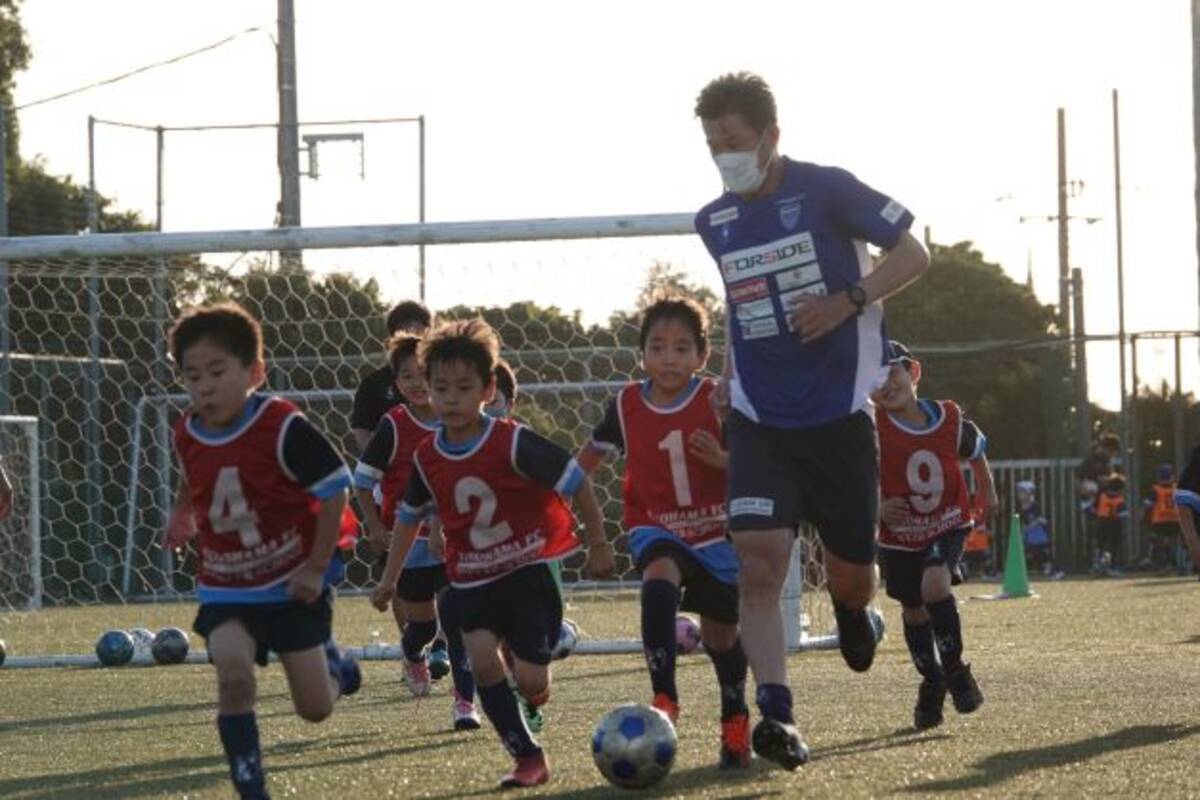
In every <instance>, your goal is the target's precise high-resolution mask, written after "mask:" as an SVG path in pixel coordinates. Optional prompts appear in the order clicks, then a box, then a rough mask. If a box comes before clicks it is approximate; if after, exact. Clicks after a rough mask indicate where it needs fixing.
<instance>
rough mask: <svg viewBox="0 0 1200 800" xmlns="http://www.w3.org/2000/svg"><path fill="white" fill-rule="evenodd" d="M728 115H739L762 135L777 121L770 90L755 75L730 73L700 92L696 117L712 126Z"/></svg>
mask: <svg viewBox="0 0 1200 800" xmlns="http://www.w3.org/2000/svg"><path fill="white" fill-rule="evenodd" d="M726 114H740V115H741V117H742V119H744V120H745V121H746V122H747V124H749V125H750V126H751V127H752V128H754V130H756V131H758V132H759V133H762V132H763V131H765V130H766V129H767V128H769V127H770V126H772V125H774V124H775V123H776V121H777V118H776V115H775V96H774V95H773V94H771V87H770V86H768V85H767V82H766V81H765V80H763V79H762V78H761V77H760V76H758V75H755V74H754V73H753V72H745V71H743V72H730V73H728V74H725V75H722V76H721V77H719V78H716V79H714V80H712V81H709V83H708V85H707V86H705V87H704V88H703V89H701V90H700V95H699V97H697V98H696V116H697V117H699V118H700V119H702V120H705V121H708V122H711V121H712V120H715V119H720V118H721V117H723V116H725V115H726Z"/></svg>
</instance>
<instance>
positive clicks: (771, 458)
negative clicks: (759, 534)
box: [725, 411, 879, 564]
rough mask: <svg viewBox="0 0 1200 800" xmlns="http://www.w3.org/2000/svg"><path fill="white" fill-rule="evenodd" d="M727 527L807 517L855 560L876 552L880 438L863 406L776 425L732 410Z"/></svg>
mask: <svg viewBox="0 0 1200 800" xmlns="http://www.w3.org/2000/svg"><path fill="white" fill-rule="evenodd" d="M725 438H726V441H727V443H728V445H729V531H730V534H731V535H732V537H733V539H734V540H735V541H736V540H737V534H738V532H739V531H761V530H770V529H773V528H791V529H793V530H796V529H798V528H799V526H800V524H801V523H802V522H804V521H805V520H807V521H808V522H810V523H812V525H813V526H814V527H816V529H817V532H818V533H819V534H820V536H821V542H822V544H824V545H825V549H826V550H828V551H829V552H831V553H833V554H834V555H836V556H837V557H838V558H841V559H842V560H844V561H848V562H850V563H852V564H870V563H872V562H874V560H875V552H876V551H875V548H876V545H875V532H876V527H877V524H878V520H879V444H878V440H877V438H876V435H875V421H874V420H873V419H872V418H871V417H870V415H868V414H867V413H866V412H865V411H859V412H856V413H854V414H851V415H850V416H848V417H843V418H842V419H837V420H834V421H833V422H827V423H825V424H824V425H816V426H814V427H811V428H774V427H771V426H769V425H762V424H760V423H757V422H753V421H751V420H750V419H749V418H747V417H746V416H744V415H743V414H741V413H739V412H737V411H734V412H732V413H731V414H730V415H729V420H728V422H727V423H726V426H725Z"/></svg>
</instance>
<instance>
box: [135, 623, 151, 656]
mask: <svg viewBox="0 0 1200 800" xmlns="http://www.w3.org/2000/svg"><path fill="white" fill-rule="evenodd" d="M129 638H131V639H133V654H134V656H148V655H150V645H151V644H153V642H154V631H152V630H150V629H149V628H131V629H130V631H129Z"/></svg>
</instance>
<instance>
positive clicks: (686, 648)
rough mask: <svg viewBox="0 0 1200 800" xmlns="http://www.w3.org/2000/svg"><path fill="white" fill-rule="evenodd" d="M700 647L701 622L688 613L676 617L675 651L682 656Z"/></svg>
mask: <svg viewBox="0 0 1200 800" xmlns="http://www.w3.org/2000/svg"><path fill="white" fill-rule="evenodd" d="M699 649H700V624H699V623H697V622H696V620H694V619H693V618H691V617H689V616H688V615H687V614H680V615H678V616H677V617H675V651H676V652H677V653H679V655H681V656H686V655H691V654H692V653H694V652H696V651H697V650H699Z"/></svg>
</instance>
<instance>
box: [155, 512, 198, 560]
mask: <svg viewBox="0 0 1200 800" xmlns="http://www.w3.org/2000/svg"><path fill="white" fill-rule="evenodd" d="M196 531H197V528H196V518H195V517H194V516H192V507H191V505H190V504H181V505H177V506H175V507H174V508H172V509H171V516H170V517H169V518H168V519H167V529H166V530H165V531H163V541H162V544H163V547H164V548H166V549H167V550H174V549H176V548H179V547H183V546H184V545H185V544H187V542H188V540H189V539H191V538H192V537H193V536H195V535H196Z"/></svg>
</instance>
